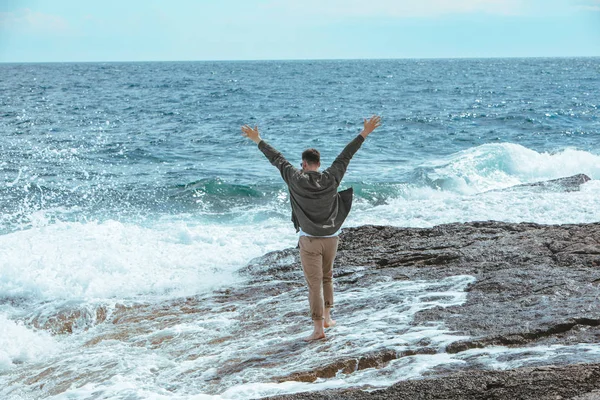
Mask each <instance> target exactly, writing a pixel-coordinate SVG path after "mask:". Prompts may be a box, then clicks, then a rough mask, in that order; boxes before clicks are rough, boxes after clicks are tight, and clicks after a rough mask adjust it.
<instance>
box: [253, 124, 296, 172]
mask: <svg viewBox="0 0 600 400" xmlns="http://www.w3.org/2000/svg"><path fill="white" fill-rule="evenodd" d="M242 136H245V137H247V138H248V139H250V140H252V141H253V142H254V143H256V144H257V145H258V148H259V149H260V151H262V152H263V154H264V155H265V157H267V159H269V161H270V162H271V164H273V165H274V166H276V167H277V169H279V172H281V177H282V178H283V180H284V181H285V182H286V183H288V182H289V180H290V178H291V176H292V175H293V174H294V172H296V171H297V169H296V168H294V167H293V166H292V164H290V163H289V161H288V160H286V159H285V157H284V156H283V155H282V154H281V153H280V152H278V151H277V150H275V148H274V147H273V146H271V145H270V144H268V143H267V142H265V141H264V140H262V139H261V137H260V134H259V132H258V126H255V127H254V128H251V127H250V126H248V125H244V126H242Z"/></svg>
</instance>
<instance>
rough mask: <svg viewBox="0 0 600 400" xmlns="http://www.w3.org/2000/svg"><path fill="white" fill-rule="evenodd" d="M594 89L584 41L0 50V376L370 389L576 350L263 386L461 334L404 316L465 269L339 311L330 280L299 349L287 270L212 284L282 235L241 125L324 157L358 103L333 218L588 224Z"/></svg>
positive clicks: (296, 294) (597, 217)
mask: <svg viewBox="0 0 600 400" xmlns="http://www.w3.org/2000/svg"><path fill="white" fill-rule="evenodd" d="M598 88H600V59H598V58H581V59H576V58H562V59H463V60H451V59H448V60H371V61H285V62H279V61H269V62H180V63H172V62H165V63H81V64H76V63H71V64H1V65H0V133H1V135H0V395H1V396H2V397H3V398H9V399H29V398H53V399H138V398H139V399H143V398H160V399H162V398H164V399H171V398H173V399H188V398H198V399H200V398H212V397H217V398H251V397H260V396H264V395H269V394H275V393H290V392H296V391H304V390H320V389H323V388H330V387H331V388H333V387H364V388H375V387H384V386H386V385H389V384H391V383H393V382H395V381H397V380H400V379H408V378H418V377H420V376H423V375H424V374H427V373H428V371H431V370H432V369H434V368H436V367H439V366H447V368H450V367H448V366H453V365H456V366H457V368H458V366H459V365H460V364H461V363H464V362H465V359H467V358H468V359H472V358H473V357H476V358H477V359H478V360H479V361H478V362H480V363H481V364H482V365H486V366H488V367H489V368H510V367H515V366H520V365H528V363H531V362H534V360H547V361H548V362H552V360H553V357H563V356H564V354H576V356H572V357H571V358H572V359H574V360H578V361H586V360H587V359H588V358H590V357H591V359H593V357H597V354H598V348H596V347H594V346H591V345H586V346H587V347H586V346H583V345H580V346H579V347H581V346H583V347H586V348H585V349H579V348H578V347H577V346H554V347H545V348H541V347H540V348H532V349H528V350H527V351H523V354H522V355H520V353H519V350H515V349H503V348H493V349H486V351H482V350H469V351H468V352H463V353H460V354H459V355H448V354H446V353H444V352H439V353H436V354H431V355H426V354H423V355H416V356H414V357H405V358H401V359H398V360H395V361H393V362H391V363H390V364H389V365H388V366H387V367H385V368H381V369H366V370H361V371H358V372H356V373H354V374H350V375H347V376H346V375H343V376H342V375H340V376H338V377H336V378H331V379H320V380H318V381H317V382H314V383H300V382H285V381H281V380H278V377H282V376H286V374H290V373H294V372H301V371H304V370H310V369H311V368H315V367H318V366H319V365H323V364H326V363H327V362H328V360H330V359H331V357H332V356H336V357H343V356H346V357H358V356H360V355H361V354H366V353H368V352H372V351H377V350H380V349H395V350H397V351H402V350H403V349H410V348H411V346H413V345H414V344H415V343H418V342H419V341H422V340H423V339H424V338H425V339H427V340H428V341H429V343H431V345H432V346H434V347H436V348H443V346H445V345H446V344H447V343H450V342H452V341H455V340H460V339H461V338H464V337H460V336H459V335H457V334H455V333H453V332H449V331H448V330H447V329H446V328H445V327H444V326H443V324H441V323H440V324H437V325H435V326H414V325H412V324H411V321H412V319H413V316H414V314H415V313H417V312H418V311H419V310H423V309H427V308H431V307H436V306H442V307H444V306H451V305H454V304H460V303H461V302H464V301H465V299H466V293H465V291H464V290H465V288H466V287H467V285H468V284H469V283H471V282H472V280H473V279H474V278H472V277H469V276H458V277H452V278H448V279H447V280H443V281H437V282H434V281H422V282H404V281H403V282H394V281H391V282H388V283H386V284H383V285H382V290H381V293H379V294H377V295H379V296H384V297H385V296H387V297H386V301H387V303H386V304H387V305H388V306H387V307H382V308H369V307H365V310H364V312H361V313H359V314H358V315H343V308H344V306H343V305H344V302H357V301H358V302H361V301H363V302H365V304H367V303H368V301H369V300H371V298H372V296H373V295H374V294H373V293H372V292H369V291H365V290H361V289H360V288H356V289H355V290H347V291H344V292H339V293H337V294H336V302H337V303H338V308H337V310H338V315H339V316H338V319H339V320H340V326H339V327H337V328H336V330H337V331H336V334H335V335H333V336H332V337H331V339H328V341H327V342H326V343H322V344H316V345H311V346H308V347H307V346H303V347H298V344H297V343H298V342H300V339H301V337H302V336H303V335H306V334H307V333H308V332H309V330H310V326H309V325H310V321H308V320H302V322H298V321H300V320H298V319H296V318H291V319H289V320H287V319H286V318H281V317H280V316H281V315H288V314H290V313H291V314H290V315H300V314H303V313H304V312H305V309H306V307H307V300H306V293H305V289H304V288H303V287H302V286H301V283H302V282H299V286H298V288H297V289H294V290H292V291H290V292H286V293H281V294H279V295H272V296H265V297H259V298H257V299H252V300H248V299H240V300H235V299H232V300H231V301H230V302H228V303H226V304H223V303H221V302H219V300H218V296H217V295H216V294H215V293H220V292H222V291H224V290H227V289H228V288H240V287H244V285H246V284H247V282H246V278H245V277H244V276H243V275H242V274H239V273H238V271H239V270H240V269H242V268H243V267H244V266H246V265H247V264H248V263H249V262H251V261H252V260H253V259H255V258H256V257H259V256H261V255H263V254H265V253H267V252H270V251H274V250H282V249H285V248H289V247H294V246H295V244H296V241H297V237H296V234H295V232H294V229H293V226H292V224H291V221H290V207H289V198H288V194H287V191H286V188H285V185H284V183H283V181H282V180H281V177H280V175H279V172H278V171H277V170H276V169H275V168H274V167H273V166H271V165H270V164H269V162H268V161H267V160H266V158H265V157H264V156H263V155H262V153H261V152H260V151H259V150H258V149H257V146H256V145H255V144H254V143H252V142H250V141H249V140H248V139H246V138H243V137H242V136H241V131H240V126H241V125H243V124H249V125H252V126H255V125H257V126H258V127H259V129H260V132H261V136H262V138H263V139H265V140H267V141H268V142H269V143H271V144H272V145H273V146H274V147H275V148H277V149H278V150H280V151H281V152H282V153H283V154H284V155H285V156H286V157H287V158H288V160H290V162H292V164H293V165H299V164H300V161H301V160H300V155H301V152H302V151H303V150H304V149H306V148H309V147H315V148H317V149H319V150H320V152H321V155H322V164H323V166H325V167H326V166H327V165H328V164H329V163H331V162H332V161H333V159H334V158H335V157H336V155H337V154H338V153H339V152H340V151H341V149H342V148H343V147H344V146H345V145H346V144H347V143H348V142H349V141H350V140H352V139H353V138H354V137H355V136H356V135H357V134H358V133H359V132H360V130H361V128H362V122H363V118H368V117H369V116H371V115H373V114H378V115H381V116H382V126H381V127H380V128H379V129H377V130H376V131H375V132H374V133H373V134H371V135H370V136H369V137H368V138H367V140H366V141H365V143H364V144H363V146H362V148H361V149H360V150H359V151H358V153H357V154H356V155H355V156H354V158H353V159H352V161H351V163H350V166H349V168H348V172H347V174H346V176H345V178H344V180H343V182H342V188H344V187H350V186H352V187H354V190H355V202H354V206H353V210H352V213H351V215H350V216H349V218H348V220H347V222H346V225H345V226H359V225H363V224H380V225H392V226H400V227H431V226H434V225H437V224H443V223H449V222H463V221H473V220H500V221H509V222H521V221H527V222H536V223H542V224H563V223H582V222H597V221H600V200H599V199H600V184H599V183H598V182H599V181H598V179H600V111H599V109H598V107H599V106H600V94H599V91H598ZM578 173H584V174H586V175H588V176H589V177H590V178H592V180H591V181H589V182H587V183H585V184H583V185H581V189H580V190H579V191H571V192H569V191H560V190H540V189H539V188H535V187H529V188H528V187H522V188H520V189H519V190H508V191H506V190H502V189H505V188H508V187H511V186H514V185H520V184H526V183H533V182H537V181H542V180H549V179H556V178H560V177H565V176H569V175H574V174H578ZM432 294H433V295H432ZM432 296H433V297H432ZM432 298H434V299H437V300H431V299H432ZM186 302H187V303H186ZM257 302H259V303H261V304H263V305H267V307H266V308H267V309H269V310H271V313H272V315H269V316H261V315H258V313H257V311H255V309H256V306H257V305H256V303H257ZM186 304H187V305H186ZM74 316H75V317H74ZM276 317H277V323H276V324H272V323H269V324H263V323H262V322H261V321H262V320H264V319H265V318H267V319H271V318H276ZM61 318H62V319H61ZM261 318H262V320H261ZM65 320H67V322H68V328H65V326H66V325H65ZM107 321H108V322H107ZM364 321H368V322H369V323H368V324H366V323H364ZM590 346H591V347H590ZM588 347H589V348H588ZM508 353H510V354H513V353H518V354H516V355H515V354H513V356H511V357H508V358H507V357H506V354H508ZM278 355H280V356H281V357H280V356H278ZM278 357H279V358H281V360H279V361H274V360H276V359H278ZM505 359H510V360H512V361H510V362H507V361H503V360H505ZM260 360H263V361H260ZM264 360H267V361H264Z"/></svg>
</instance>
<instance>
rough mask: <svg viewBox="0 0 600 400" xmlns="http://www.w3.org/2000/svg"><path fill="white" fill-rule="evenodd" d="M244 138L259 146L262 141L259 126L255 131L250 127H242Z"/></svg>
mask: <svg viewBox="0 0 600 400" xmlns="http://www.w3.org/2000/svg"><path fill="white" fill-rule="evenodd" d="M242 136H245V137H247V138H248V139H250V140H252V141H253V142H254V143H256V144H259V143H260V141H261V140H262V139H261V138H260V134H259V133H258V126H255V127H254V129H252V128H251V127H249V126H248V125H244V126H242Z"/></svg>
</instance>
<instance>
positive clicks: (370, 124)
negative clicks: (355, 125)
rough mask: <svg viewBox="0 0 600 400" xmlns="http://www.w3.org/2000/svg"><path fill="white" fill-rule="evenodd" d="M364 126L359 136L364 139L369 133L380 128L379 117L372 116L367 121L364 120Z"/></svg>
mask: <svg viewBox="0 0 600 400" xmlns="http://www.w3.org/2000/svg"><path fill="white" fill-rule="evenodd" d="M364 124H365V125H364V128H363V130H362V132H361V133H360V135H361V136H362V137H364V138H365V139H366V138H367V136H369V134H370V133H371V132H373V131H374V130H375V129H376V128H378V127H380V126H381V117H380V116H379V115H373V116H372V117H371V118H369V120H368V121H367V120H366V119H365V120H364Z"/></svg>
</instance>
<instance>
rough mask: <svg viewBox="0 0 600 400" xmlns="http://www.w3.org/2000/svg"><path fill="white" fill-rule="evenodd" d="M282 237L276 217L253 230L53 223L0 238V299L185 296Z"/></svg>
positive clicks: (218, 281)
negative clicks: (152, 295)
mask: <svg viewBox="0 0 600 400" xmlns="http://www.w3.org/2000/svg"><path fill="white" fill-rule="evenodd" d="M273 237H277V238H279V239H281V240H274V239H273ZM286 240H287V242H289V243H290V244H291V243H293V230H290V229H285V228H284V227H283V224H282V223H281V222H279V221H274V222H273V223H269V221H267V222H266V223H265V224H264V226H263V227H262V228H261V229H255V227H252V226H248V225H246V226H231V225H229V226H228V225H218V224H213V225H207V224H200V223H197V222H194V221H189V220H188V221H181V220H172V219H165V220H163V221H158V222H155V223H153V224H152V225H149V226H140V225H134V224H127V223H122V222H117V221H106V222H101V223H100V222H89V223H79V222H76V223H65V222H59V223H55V224H51V225H47V226H41V227H37V228H33V229H29V230H24V231H18V232H13V233H9V234H6V235H1V236H0V271H2V273H1V274H0V296H9V297H34V298H39V299H65V298H66V299H73V298H75V299H104V298H114V297H117V298H132V297H135V296H139V295H149V294H158V295H161V294H170V295H173V296H184V295H193V294H197V293H200V292H203V291H205V290H208V289H210V288H213V287H216V286H219V285H223V284H227V285H230V284H233V283H234V282H235V280H236V279H238V278H237V277H235V276H234V274H233V271H235V270H236V269H237V268H239V267H240V266H242V265H244V264H245V262H247V260H248V259H250V258H252V257H256V256H259V255H262V254H264V253H265V252H267V251H271V250H275V249H278V248H280V247H281V244H282V242H283V243H286Z"/></svg>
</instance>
